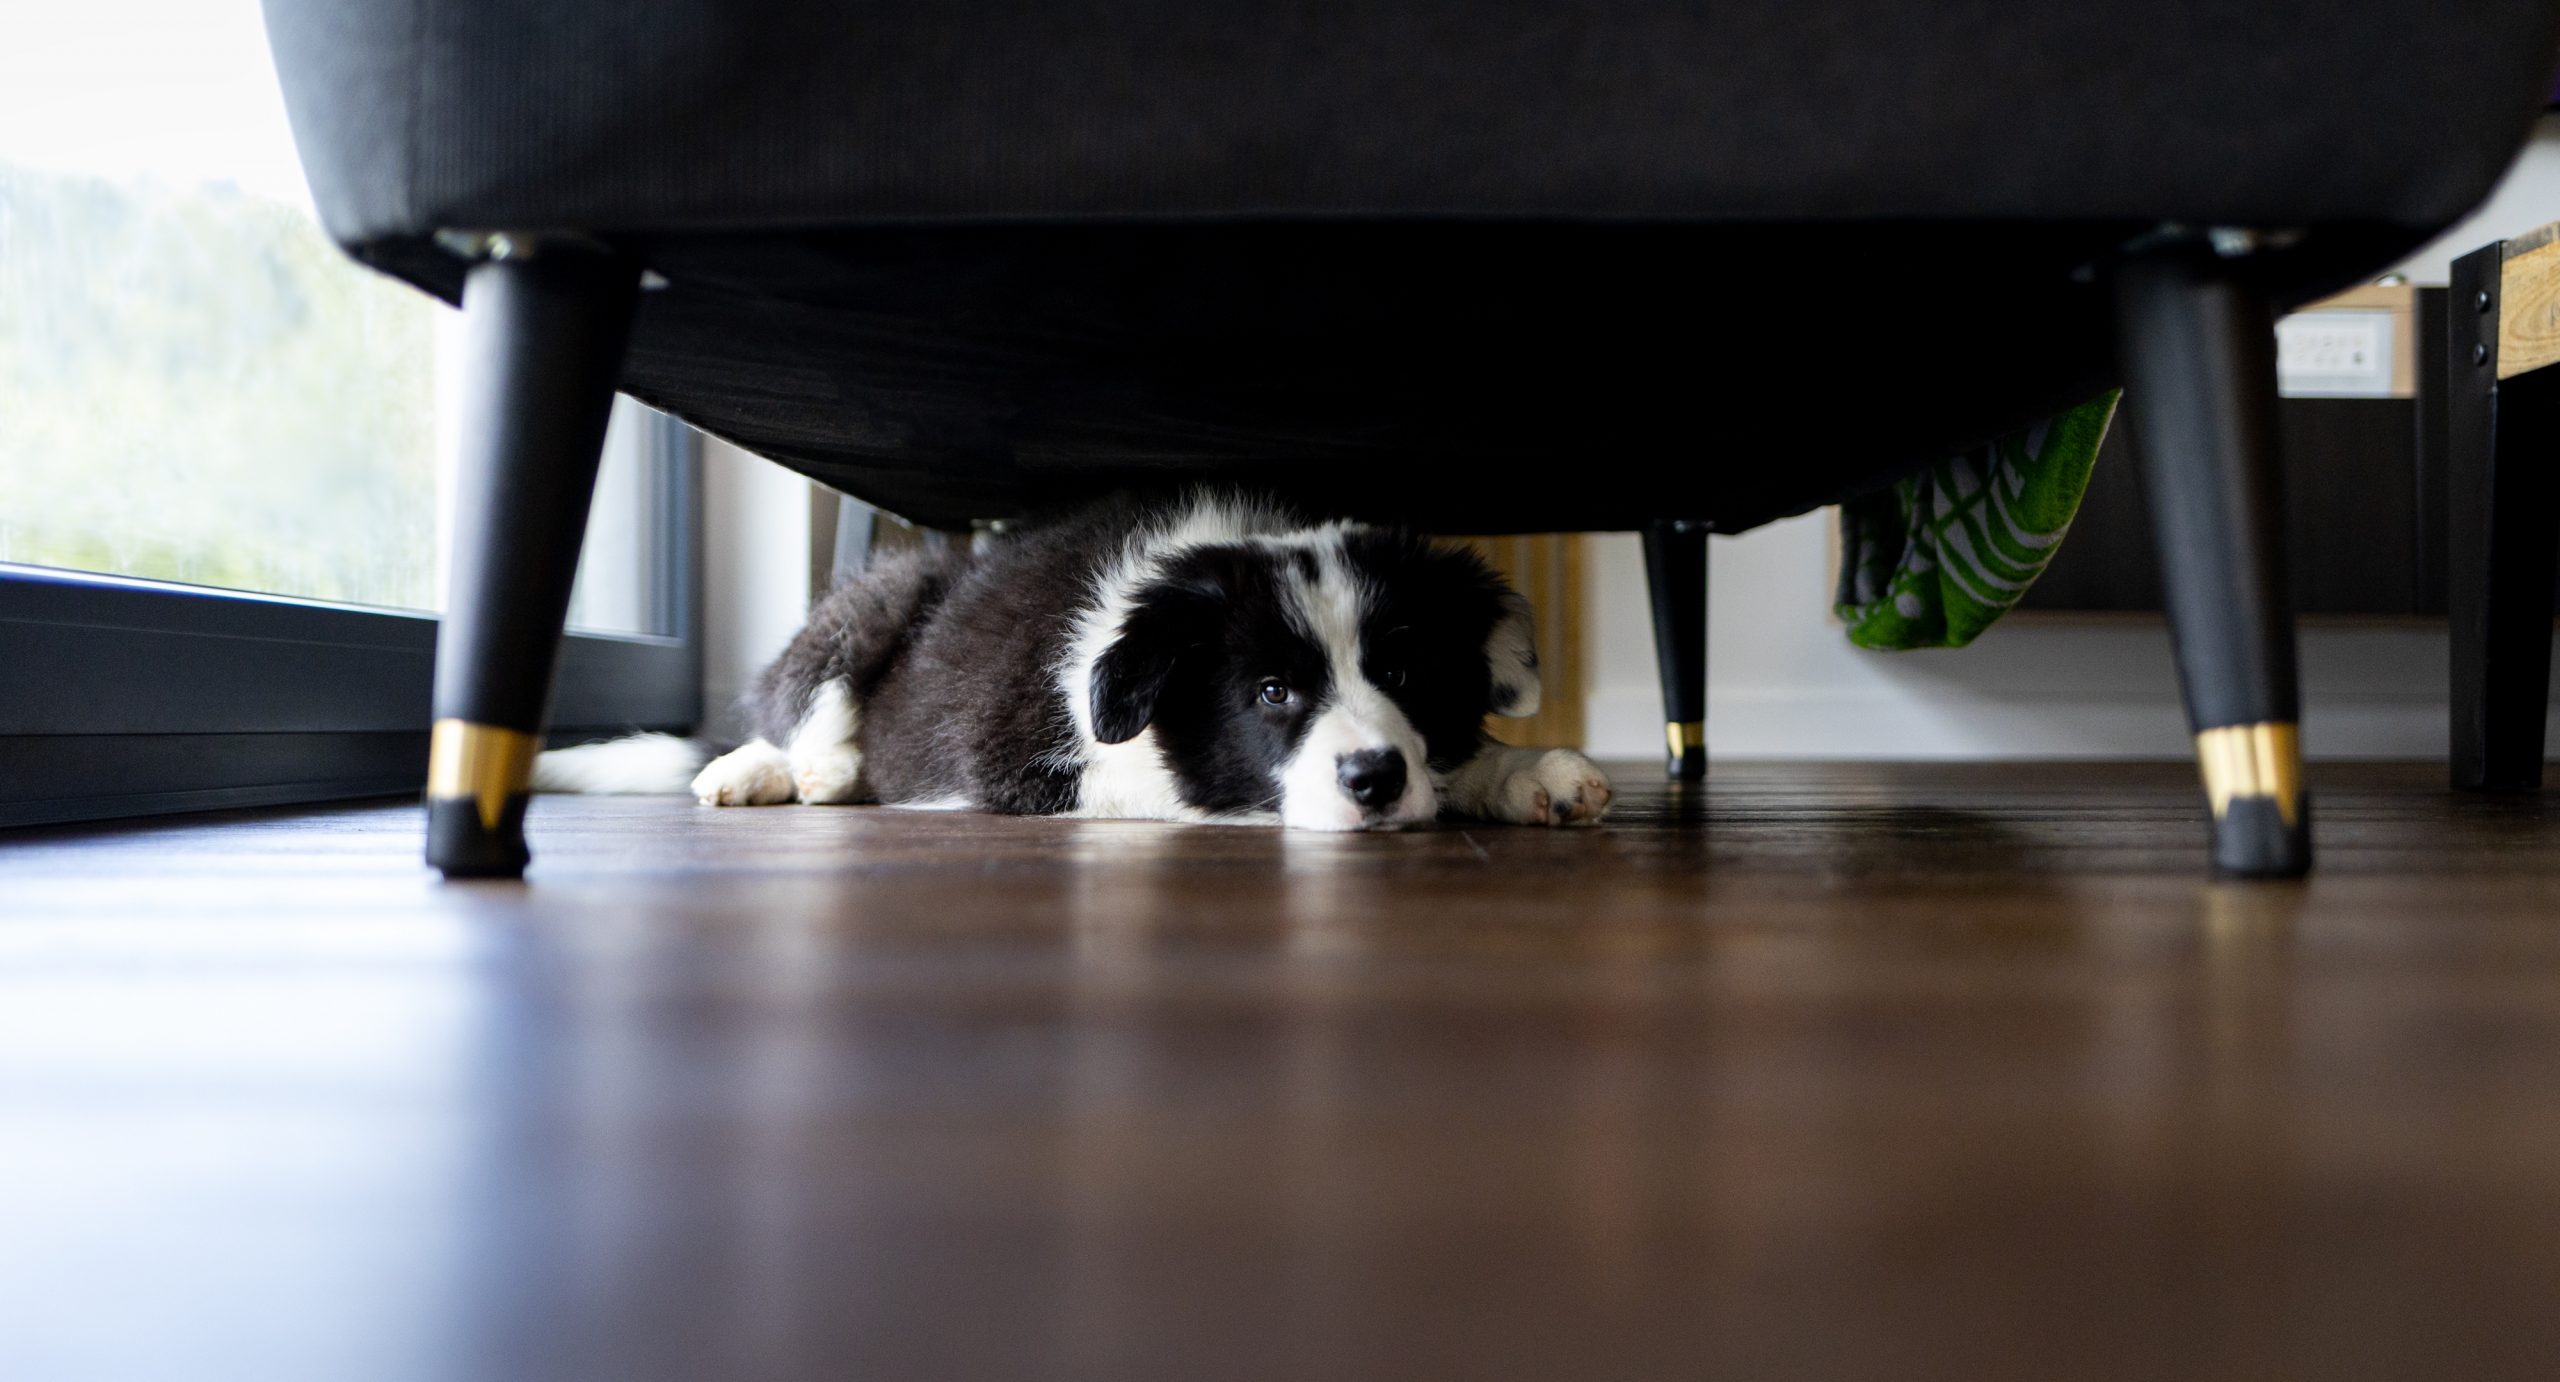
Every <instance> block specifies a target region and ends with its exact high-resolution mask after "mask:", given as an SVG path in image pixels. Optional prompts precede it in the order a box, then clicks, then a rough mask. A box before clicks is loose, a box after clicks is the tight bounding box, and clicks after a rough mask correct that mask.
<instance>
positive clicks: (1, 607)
mask: <svg viewBox="0 0 2560 1382" xmlns="http://www.w3.org/2000/svg"><path fill="white" fill-rule="evenodd" d="M644 416H645V419H646V430H645V433H644V438H645V439H644V441H643V450H642V459H643V461H644V463H645V464H646V465H647V466H648V468H649V474H650V476H651V492H652V513H651V515H650V518H651V524H652V527H653V528H654V538H653V541H654V543H655V544H656V550H657V551H658V553H659V554H660V559H659V560H658V561H655V562H653V563H651V574H652V576H653V580H652V583H651V588H650V590H649V592H648V608H649V610H650V614H651V618H650V620H649V622H650V624H651V625H652V627H655V628H659V629H668V630H673V632H672V633H667V634H624V633H596V632H588V631H585V630H573V631H571V632H570V633H569V634H568V635H567V636H566V637H565V639H564V640H563V642H562V647H561V654H560V672H559V679H558V682H557V685H556V687H555V689H554V692H553V698H552V709H551V724H550V732H551V735H552V737H553V739H554V740H555V741H566V740H570V739H577V738H594V737H597V736H599V735H605V734H612V733H617V732H623V731H629V730H641V729H654V730H667V731H672V732H678V733H689V732H691V731H692V730H693V729H694V728H695V727H696V726H698V725H699V724H700V723H701V721H702V695H703V692H702V640H701V636H700V635H701V609H702V598H701V570H702V499H701V495H702V481H701V474H702V465H701V455H702V451H701V438H700V436H699V434H697V433H695V432H694V431H693V430H692V429H691V428H689V427H686V426H685V425H684V424H683V423H681V422H679V421H677V420H676V419H674V418H672V417H668V416H666V415H664V414H660V413H655V412H650V413H646V414H645V415H644ZM436 623H437V619H436V616H435V615H432V614H426V613H418V612H412V611H404V610H384V609H369V608H364V607H360V606H352V605H340V604H329V603H325V602H320V601H313V600H300V599H294V598H291V597H287V596H276V595H262V594H257V593H254V592H240V591H229V590H215V589H209V588H205V587H197V586H183V585H175V584H169V583H165V582H157V581H148V580H137V579H131V578H126V577H120V576H107V575H92V574H89V573H85V572H77V571H64V570H56V569H52V568H47V567H35V566H20V565H12V564H7V563H0V826H22V825H37V824H50V823H58V822H68V821H83V820H101V819H109V818H114V817H121V816H142V815H157V814H163V813H170V812H180V811H203V810H217V809H226V808H234V807H246V806H275V805H286V804H295V803H305V802H319V801H337V800H346V799H352V798H358V797H376V796H390V795H396V794H404V793H415V792H420V791H423V790H424V788H425V785H426V767H427V734H428V725H429V722H430V715H431V712H430V709H429V699H430V690H431V684H432V681H433V676H434V665H435V636H436Z"/></svg>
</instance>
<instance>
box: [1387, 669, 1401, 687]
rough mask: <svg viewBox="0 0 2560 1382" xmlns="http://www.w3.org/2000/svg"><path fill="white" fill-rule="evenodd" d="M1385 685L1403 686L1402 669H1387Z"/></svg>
mask: <svg viewBox="0 0 2560 1382" xmlns="http://www.w3.org/2000/svg"><path fill="white" fill-rule="evenodd" d="M1387 685H1389V686H1402V685H1404V669H1403V668H1402V667H1390V668H1388V669H1387Z"/></svg>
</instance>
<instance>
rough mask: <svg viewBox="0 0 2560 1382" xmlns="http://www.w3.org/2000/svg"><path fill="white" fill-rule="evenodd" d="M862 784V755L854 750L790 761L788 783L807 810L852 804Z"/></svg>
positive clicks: (794, 758)
mask: <svg viewBox="0 0 2560 1382" xmlns="http://www.w3.org/2000/svg"><path fill="white" fill-rule="evenodd" d="M861 782H862V755H861V754H860V753H859V752H857V751H855V750H853V749H849V748H846V749H828V750H826V751H824V752H820V753H802V754H798V755H796V756H794V757H793V758H792V760H791V783H792V786H793V787H794V788H795V789H796V790H797V791H798V793H799V797H800V800H801V802H802V803H803V804H806V805H809V806H834V805H837V804H838V803H841V802H848V801H852V800H853V799H854V797H855V796H856V794H857V793H858V791H859V789H860V786H861Z"/></svg>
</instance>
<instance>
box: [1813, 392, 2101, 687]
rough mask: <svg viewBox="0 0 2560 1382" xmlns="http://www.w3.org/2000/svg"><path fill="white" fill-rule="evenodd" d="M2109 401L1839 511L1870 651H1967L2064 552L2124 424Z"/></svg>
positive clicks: (1856, 608)
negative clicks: (2092, 481) (2115, 420)
mask: <svg viewBox="0 0 2560 1382" xmlns="http://www.w3.org/2000/svg"><path fill="white" fill-rule="evenodd" d="M2115 411H2116V395H2115V394H2113V393H2108V394H2105V395H2102V396H2100V397H2098V398H2094V399H2091V400H2090V401H2089V402H2087V403H2083V404H2081V405H2080V406H2079V407H2077V408H2074V409H2072V410H2071V411H2069V412H2067V413H2064V414H2062V415H2061V416H2059V417H2055V418H2050V419H2047V420H2046V421H2044V422H2041V423H2038V424H2037V425H2035V426H2033V427H2030V428H2027V429H2026V430H2025V431H2022V432H2012V433H2010V434H2009V435H2007V436H2005V437H2002V438H2000V439H1999V440H1997V441H1994V442H1992V443H1991V444H1990V445H1988V446H1985V447H1980V448H1978V449H1976V450H1973V451H1968V452H1966V453H1964V454H1963V455H1960V456H1956V457H1954V458H1952V459H1949V460H1944V461H1940V462H1939V463H1938V464H1936V465H1934V466H1931V467H1930V468H1928V469H1927V470H1924V471H1922V472H1920V473H1919V474H1917V475H1914V476H1912V477H1911V478H1910V479H1907V480H1903V481H1900V482H1898V483H1896V484H1895V485H1894V486H1893V488H1891V489H1887V490H1880V491H1878V492H1876V493H1874V494H1871V495H1868V496H1866V497H1865V498H1863V499H1857V500H1853V501H1851V502H1849V503H1846V504H1843V505H1841V506H1840V589H1839V594H1838V596H1837V602H1838V608H1839V613H1840V619H1841V621H1842V622H1843V623H1846V624H1847V625H1848V626H1849V641H1850V642H1852V643H1855V644H1857V645H1858V646H1859V647H1861V648H1875V649H1880V650H1886V651H1898V650H1901V649H1906V648H1961V647H1963V646H1964V645H1966V644H1967V643H1970V642H1972V641H1973V640H1974V639H1975V638H1976V637H1978V636H1980V635H1981V633H1982V631H1983V630H1984V629H1987V628H1989V627H1991V625H1992V623H1993V622H1994V621H1996V620H1998V619H1999V617H2000V616H2001V615H2003V614H2006V613H2008V612H2009V607H2010V606H2011V605H2014V604H2016V603H2017V602H2018V597H2019V596H2021V595H2024V594H2026V593H2027V587H2028V586H2030V585H2033V584H2034V583H2035V579H2036V577H2037V576H2038V575H2040V574H2042V573H2043V571H2044V568H2045V563H2047V562H2049V561H2051V560H2052V559H2053V554H2054V552H2055V551H2057V550H2059V548H2060V545H2061V542H2062V534H2063V530H2064V529H2066V528H2068V527H2070V526H2071V516H2072V515H2073V514H2075V513H2077V512H2079V509H2080V496H2081V494H2082V493H2083V492H2085V491H2086V490H2087V489H2088V487H2089V467H2090V464H2091V463H2092V462H2094V461H2095V460H2097V458H2098V443H2099V442H2101V441H2104V440H2105V439H2106V435H2107V422H2108V420H2109V419H2110V418H2112V417H2114V416H2115Z"/></svg>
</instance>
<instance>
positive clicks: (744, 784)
mask: <svg viewBox="0 0 2560 1382" xmlns="http://www.w3.org/2000/svg"><path fill="white" fill-rule="evenodd" d="M791 794H792V783H791V764H790V762H789V761H788V760H787V759H785V758H784V757H783V756H782V751H781V750H780V749H777V748H775V747H774V746H773V745H771V744H768V743H766V742H764V741H763V740H761V739H758V740H756V741H755V742H754V743H751V744H748V745H746V746H744V747H742V748H736V749H731V750H730V751H729V752H727V753H724V754H722V755H720V756H719V757H718V758H715V759H712V760H711V763H710V765H709V766H708V767H705V768H704V769H703V770H702V771H701V772H699V773H696V774H695V775H694V778H693V795H694V799H695V800H697V801H700V802H701V803H702V804H703V805H705V806H776V805H780V804H781V803H783V802H786V801H789V800H791Z"/></svg>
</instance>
